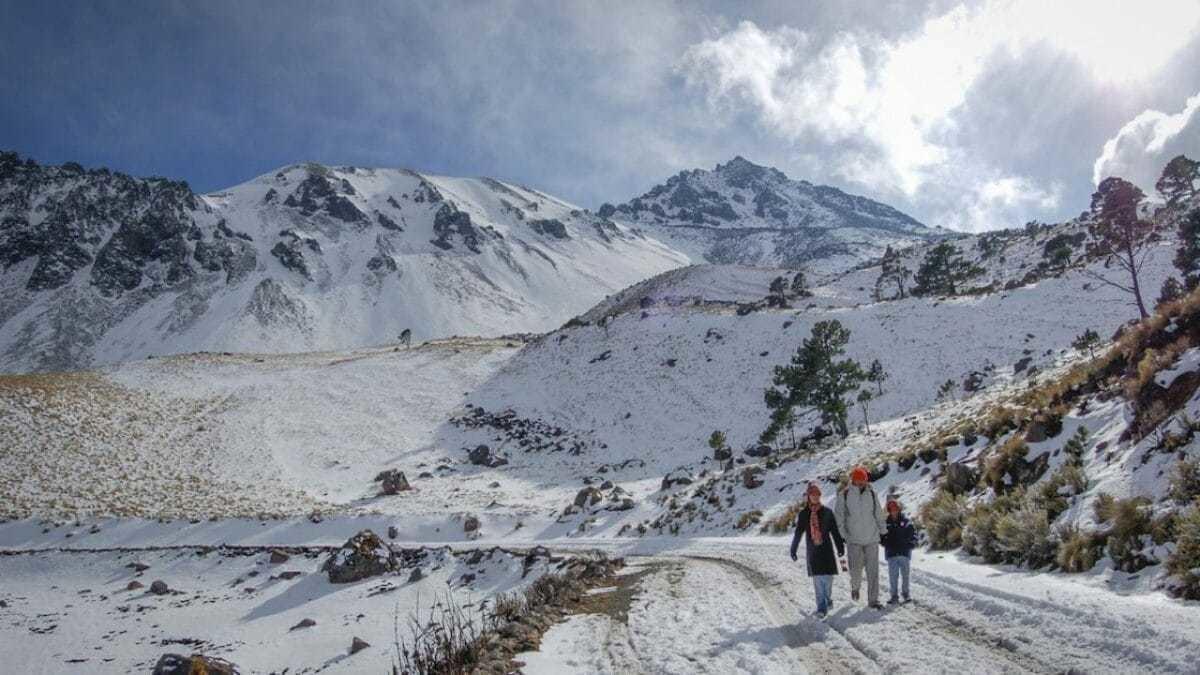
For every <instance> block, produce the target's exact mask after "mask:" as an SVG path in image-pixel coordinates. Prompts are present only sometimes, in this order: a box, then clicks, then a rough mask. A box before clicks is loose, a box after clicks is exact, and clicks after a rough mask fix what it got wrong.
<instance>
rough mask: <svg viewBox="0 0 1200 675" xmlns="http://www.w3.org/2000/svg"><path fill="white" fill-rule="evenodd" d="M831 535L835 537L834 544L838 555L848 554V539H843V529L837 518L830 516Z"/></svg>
mask: <svg viewBox="0 0 1200 675" xmlns="http://www.w3.org/2000/svg"><path fill="white" fill-rule="evenodd" d="M829 520H830V523H829V536H830V537H833V545H834V547H836V548H837V554H838V557H839V558H841V557H842V556H844V555H846V541H845V540H844V539H842V531H841V530H839V529H838V524H837V518H836V517H835V518H830V519H829Z"/></svg>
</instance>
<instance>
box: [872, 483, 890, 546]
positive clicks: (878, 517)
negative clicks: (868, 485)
mask: <svg viewBox="0 0 1200 675" xmlns="http://www.w3.org/2000/svg"><path fill="white" fill-rule="evenodd" d="M871 496H872V497H873V498H874V501H875V524H876V525H878V526H879V535H880V536H883V535H885V534H887V514H885V513H884V512H883V507H882V506H880V505H879V495H877V494H875V491H874V490H872V491H871Z"/></svg>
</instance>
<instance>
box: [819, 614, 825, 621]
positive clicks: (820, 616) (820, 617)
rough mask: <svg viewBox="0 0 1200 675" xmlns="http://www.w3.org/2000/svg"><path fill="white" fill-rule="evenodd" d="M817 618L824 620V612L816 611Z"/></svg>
mask: <svg viewBox="0 0 1200 675" xmlns="http://www.w3.org/2000/svg"><path fill="white" fill-rule="evenodd" d="M817 618H818V619H821V620H824V619H825V612H817Z"/></svg>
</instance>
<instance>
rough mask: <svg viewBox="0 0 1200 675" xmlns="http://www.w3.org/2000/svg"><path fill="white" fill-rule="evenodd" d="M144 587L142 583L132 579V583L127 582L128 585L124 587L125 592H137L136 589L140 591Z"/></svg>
mask: <svg viewBox="0 0 1200 675" xmlns="http://www.w3.org/2000/svg"><path fill="white" fill-rule="evenodd" d="M144 587H145V584H143V583H142V582H140V581H138V580H137V579H134V580H133V581H131V582H129V585H127V586H126V587H125V590H127V591H136V590H138V589H140V588H144Z"/></svg>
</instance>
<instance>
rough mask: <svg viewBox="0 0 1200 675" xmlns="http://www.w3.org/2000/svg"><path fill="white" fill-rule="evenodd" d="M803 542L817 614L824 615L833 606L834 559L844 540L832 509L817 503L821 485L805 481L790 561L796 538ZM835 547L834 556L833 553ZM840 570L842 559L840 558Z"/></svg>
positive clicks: (797, 542) (840, 553) (840, 554)
mask: <svg viewBox="0 0 1200 675" xmlns="http://www.w3.org/2000/svg"><path fill="white" fill-rule="evenodd" d="M801 539H805V540H806V541H807V548H806V561H807V563H808V576H810V577H812V580H813V590H815V591H816V594H817V616H818V617H820V618H825V615H826V614H828V613H829V612H830V611H831V610H832V609H833V577H834V575H836V574H837V573H838V559H840V558H842V557H843V556H844V555H845V554H846V542H845V541H843V540H842V533H841V532H839V531H838V525H837V519H836V518H834V516H833V510H832V509H830V508H829V507H827V506H823V505H822V504H821V488H820V487H818V486H817V484H816V483H809V484H808V491H807V492H806V493H805V505H804V509H803V510H801V511H800V514H799V515H798V516H796V534H795V535H793V536H792V560H796V559H797V557H796V549H797V548H799V547H800V540H801ZM835 546H836V547H837V557H836V558H835V557H834V555H833V549H834V547H835ZM842 569H843V570H844V569H846V561H845V560H842Z"/></svg>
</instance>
